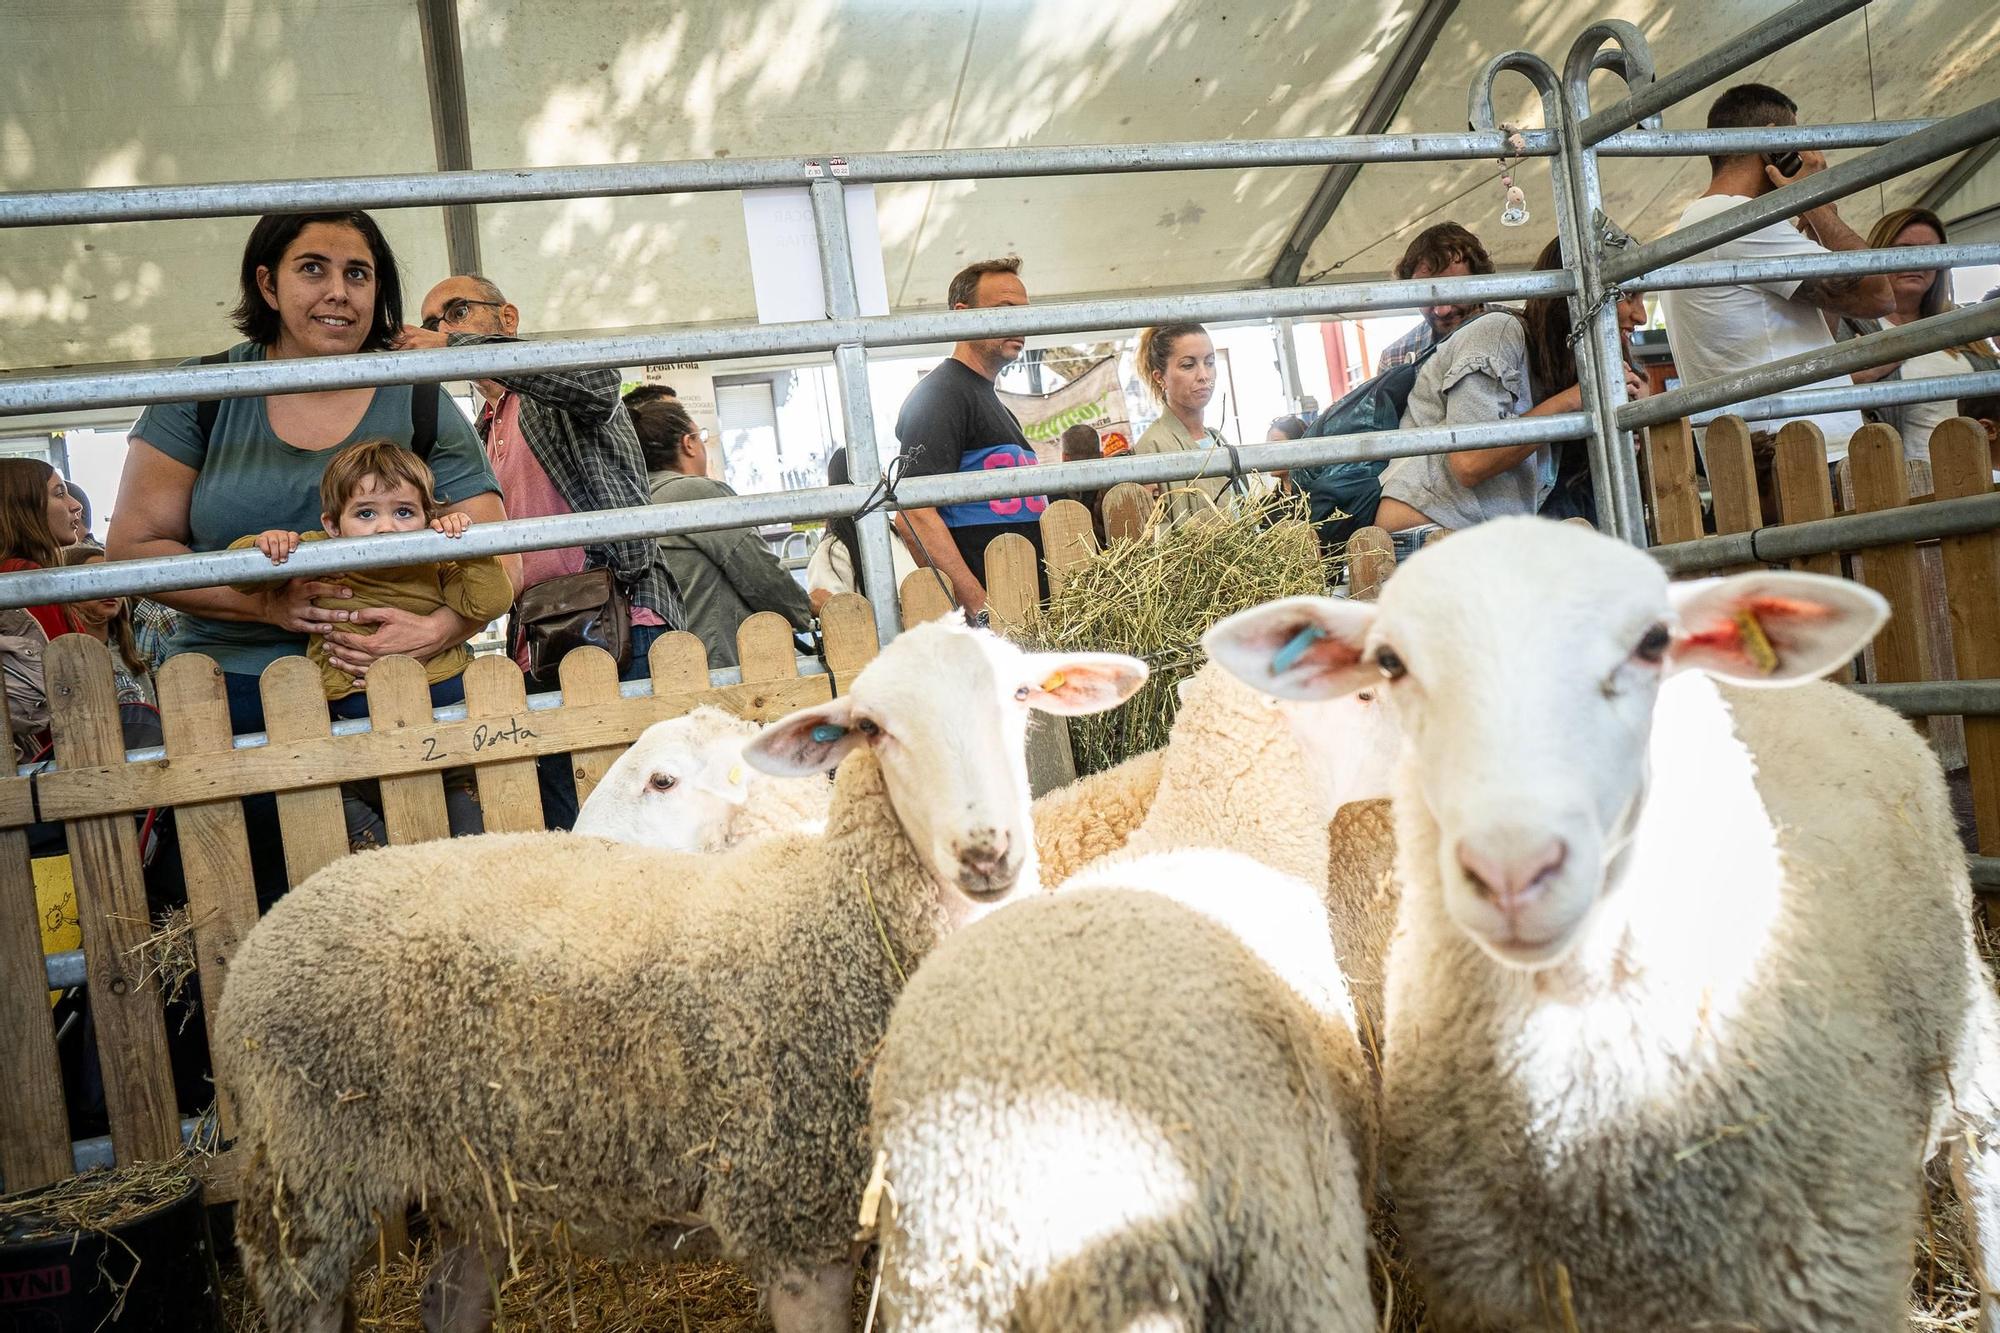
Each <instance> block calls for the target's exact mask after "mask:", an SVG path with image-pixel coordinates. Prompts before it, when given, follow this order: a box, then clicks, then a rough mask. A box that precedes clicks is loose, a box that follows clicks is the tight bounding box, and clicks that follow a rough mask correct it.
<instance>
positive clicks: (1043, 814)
mask: <svg viewBox="0 0 2000 1333" xmlns="http://www.w3.org/2000/svg"><path fill="white" fill-rule="evenodd" d="M1166 758H1167V752H1166V750H1165V749H1159V750H1147V751H1145V752H1144V753H1142V754H1136V755H1133V756H1132V757H1131V758H1130V759H1127V760H1126V761H1125V762H1124V763H1122V764H1119V765H1118V766H1117V767H1116V768H1107V769H1105V770H1104V771H1103V772H1102V773H1092V774H1090V775H1089V776H1088V777H1082V778H1078V779H1077V780H1076V781H1075V782H1072V783H1070V784H1069V785H1068V786H1066V787H1058V788H1056V789H1055V790H1054V791H1051V792H1047V793H1045V794H1044V795H1042V796H1040V797H1037V798H1036V800H1035V805H1034V815H1035V851H1036V854H1037V856H1038V857H1039V858H1040V860H1041V864H1042V887H1044V888H1048V889H1053V888H1055V887H1057V886H1058V885H1060V884H1061V883H1062V882H1063V881H1064V880H1066V879H1068V878H1069V877H1070V876H1071V875H1073V874H1075V873H1076V871H1077V870H1078V869H1079V868H1080V867H1082V866H1085V865H1088V864H1089V863H1090V862H1092V861H1095V860H1096V859H1097V858H1098V857H1100V856H1104V855H1106V854H1108V853H1110V852H1115V851H1117V850H1118V849H1119V848H1120V847H1123V846H1124V845H1125V839H1127V838H1129V837H1131V836H1132V830H1133V829H1135V828H1137V827H1139V825H1140V823H1141V822H1142V821H1143V820H1144V819H1145V818H1146V812H1147V811H1148V810H1150V809H1152V806H1153V793H1154V792H1156V791H1158V790H1159V786H1160V771H1161V769H1162V767H1163V766H1164V765H1165V763H1166Z"/></svg>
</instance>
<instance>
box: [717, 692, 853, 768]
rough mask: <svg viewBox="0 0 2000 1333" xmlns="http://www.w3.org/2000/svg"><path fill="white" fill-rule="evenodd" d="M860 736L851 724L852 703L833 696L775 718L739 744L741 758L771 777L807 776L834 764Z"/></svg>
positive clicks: (845, 755) (843, 757) (835, 765)
mask: <svg viewBox="0 0 2000 1333" xmlns="http://www.w3.org/2000/svg"><path fill="white" fill-rule="evenodd" d="M864 739H865V737H863V736H862V734H861V733H860V732H859V731H856V730H855V728H854V705H853V703H852V702H851V701H849V700H847V699H844V698H843V699H835V700H833V701H832V702H831V703H823V704H820V705H818V706H817V707H813V708H801V709H800V710H799V711H798V712H796V713H792V714H790V715H788V716H786V717H781V718H779V719H778V720H777V721H776V722H773V723H772V724H771V725H770V726H768V727H766V728H764V730H763V731H762V732H760V733H759V734H758V736H757V739H756V740H754V741H751V742H750V743H749V744H748V745H746V746H744V747H743V758H744V760H745V761H746V762H747V763H748V764H749V765H750V766H751V767H752V768H755V769H759V770H761V771H762V772H765V773H769V774H771V775H772V776H773V777H779V778H803V777H810V776H811V775H812V774H815V773H824V772H826V771H827V770H828V769H830V768H834V767H837V766H838V765H839V763H840V761H841V760H842V759H845V758H846V757H847V752H848V751H849V750H852V749H853V748H854V747H855V746H857V745H859V744H861V742H862V741H863V740H864Z"/></svg>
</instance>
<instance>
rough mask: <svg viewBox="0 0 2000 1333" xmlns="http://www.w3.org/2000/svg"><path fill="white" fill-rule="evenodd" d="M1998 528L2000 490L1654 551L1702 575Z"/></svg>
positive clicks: (1671, 565) (1675, 568)
mask: <svg viewBox="0 0 2000 1333" xmlns="http://www.w3.org/2000/svg"><path fill="white" fill-rule="evenodd" d="M1996 527H2000V491H1994V492H1992V493H1991V494H1988V495H1967V496H1961V497H1959V498H1958V499H1955V500H1930V501H1926V502H1925V503H1923V504H1920V505H1907V506H1905V507H1903V508H1901V509H1878V510H1874V511H1872V512H1870V513H1866V514H1840V515H1837V516H1836V517H1833V518H1816V519H1813V520H1811V521H1810V522H1806V523H1788V524H1785V525H1784V526H1782V527H1775V528H1758V529H1756V530H1755V531H1752V532H1736V533H1731V534H1729V535H1728V536H1725V537H1697V538H1696V539H1695V540H1693V541H1687V542H1673V543H1671V544H1669V545H1666V546H1655V547H1653V548H1651V550H1650V552H1649V553H1650V554H1651V555H1652V557H1653V558H1654V559H1655V560H1658V561H1659V562H1660V564H1661V565H1663V566H1664V567H1665V568H1666V570H1667V572H1668V573H1669V574H1698V573H1700V572H1701V571H1703V570H1708V569H1723V568H1727V567H1728V566H1730V565H1755V564H1776V563H1778V562H1780V561H1785V560H1802V559H1804V558H1805V557H1806V556H1809V555H1826V554H1829V553H1830V552H1834V551H1862V550H1866V549H1868V548H1869V547H1871V546H1894V545H1896V544H1897V543H1899V542H1921V541H1929V540H1930V539H1931V538H1933V537H1963V536H1967V535H1969V534H1971V533H1978V532H1987V531H1990V530H1991V529H1993V528H1996Z"/></svg>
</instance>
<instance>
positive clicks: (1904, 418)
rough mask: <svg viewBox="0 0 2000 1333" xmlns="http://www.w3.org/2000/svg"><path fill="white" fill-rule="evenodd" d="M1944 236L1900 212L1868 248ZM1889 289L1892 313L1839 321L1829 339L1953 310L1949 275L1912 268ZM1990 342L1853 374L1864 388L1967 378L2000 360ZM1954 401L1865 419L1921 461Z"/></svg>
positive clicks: (1930, 219)
mask: <svg viewBox="0 0 2000 1333" xmlns="http://www.w3.org/2000/svg"><path fill="white" fill-rule="evenodd" d="M1945 240H1946V236H1945V230H1944V222H1943V221H1942V220H1941V219H1939V217H1938V215H1937V214H1935V213H1933V212H1931V211H1930V210H1929V209H1928V208H1899V209H1897V210H1896V211H1895V212H1893V213H1888V214H1885V215H1884V216H1883V218H1882V220H1881V221H1880V222H1877V223H1876V224H1875V229H1874V230H1873V231H1871V232H1869V233H1868V248H1869V249H1871V250H1887V249H1890V248H1891V247H1894V246H1902V245H1943V244H1944V243H1945ZM1889 288H1890V290H1891V291H1893V292H1894V293H1895V296H1896V308H1895V310H1893V311H1892V312H1890V313H1889V314H1887V315H1884V316H1883V317H1882V318H1881V319H1863V318H1860V317H1857V316H1853V315H1846V316H1843V317H1842V318H1841V320H1840V323H1839V326H1838V327H1837V328H1835V329H1834V334H1835V336H1836V337H1838V338H1839V339H1840V340H1841V341H1843V342H1845V341H1846V340H1847V339H1849V338H1858V337H1860V336H1861V335H1863V334H1865V333H1878V332H1880V331H1881V330H1882V329H1883V328H1884V327H1888V326H1894V325H1899V324H1908V323H1909V322H1910V321H1912V320H1917V319H1928V318H1930V317H1931V316H1932V315H1942V314H1944V313H1945V312H1946V311H1947V310H1950V309H1952V300H1951V270H1950V269H1948V268H1937V269H1912V270H1910V271H1908V272H1906V273H1892V274H1890V275H1889ZM1995 355H1996V354H1995V350H1994V347H1993V345H1992V344H1991V343H1988V342H1977V343H1965V344H1961V345H1960V346H1957V347H1947V348H1943V349H1941V350H1939V351H1935V352H1925V353H1924V354H1923V355H1921V356H1913V357H1910V358H1909V359H1907V360H1904V361H1891V362H1890V363H1889V364H1887V365H1884V366H1875V367H1873V368H1871V369H1868V370H1857V371H1855V372H1854V382H1855V383H1856V384H1867V383H1868V382H1870V381H1871V380H1885V379H1900V380H1917V379H1935V378H1937V377H1938V376H1941V375H1969V374H1971V373H1972V372H1973V371H1977V370H1992V369H1993V368H1994V367H1995V366H1996V365H2000V361H1996V359H1995ZM1956 410H1957V409H1956V405H1955V400H1953V399H1950V398H1943V399H1939V400H1938V401H1936V402H1930V403H1900V404H1897V405H1895V406H1893V407H1875V408H1869V409H1868V410H1867V412H1866V413H1865V415H1866V416H1867V418H1868V419H1869V420H1870V421H1879V422H1882V423H1884V424H1886V425H1890V426H1894V427H1895V428H1896V432H1897V433H1898V434H1899V435H1901V436H1902V437H1903V457H1904V458H1905V459H1911V458H1920V459H1924V460H1926V461H1928V460H1929V458H1930V456H1931V432H1932V431H1933V430H1936V429H1937V428H1938V426H1939V425H1941V424H1942V423H1943V422H1945V421H1947V420H1949V419H1950V418H1951V417H1952V415H1953V414H1954V413H1955V412H1956Z"/></svg>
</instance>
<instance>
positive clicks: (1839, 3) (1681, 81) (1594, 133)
mask: <svg viewBox="0 0 2000 1333" xmlns="http://www.w3.org/2000/svg"><path fill="white" fill-rule="evenodd" d="M1867 3H1868V0H1799V2H1798V3H1797V4H1795V5H1792V6H1790V7H1789V8H1787V9H1783V10H1780V11H1779V12H1778V13H1776V14H1773V15H1772V16H1771V17H1770V18H1768V19H1765V20H1764V21H1763V22H1762V23H1759V24H1757V25H1756V26H1755V27H1753V28H1750V29H1749V30H1747V31H1745V32H1740V33H1738V34H1737V35H1736V36H1734V37H1732V38H1731V39H1730V40H1728V41H1726V42H1724V43H1723V44H1722V45H1721V46H1718V47H1717V48H1715V50H1713V51H1710V52H1709V53H1708V54H1707V55H1704V56H1702V57H1700V58H1699V59H1696V60H1693V61H1690V62H1689V63H1688V64H1685V65H1683V66H1681V67H1680V68H1679V69H1677V70H1675V71H1674V72H1673V73H1672V74H1669V75H1667V77H1665V78H1664V79H1659V80H1656V81H1655V82H1653V83H1650V84H1647V85H1646V86H1645V87H1643V88H1637V89H1634V90H1633V91H1632V93H1631V94H1630V95H1629V96H1627V97H1626V98H1625V100H1624V101H1622V102H1619V103H1617V104H1616V105H1614V106H1608V107H1606V108H1605V109H1604V110H1602V111H1600V112H1598V113H1597V114H1595V115H1593V116H1586V117H1585V118H1584V120H1583V122H1582V123H1581V124H1579V125H1578V126H1577V127H1576V132H1577V136H1578V138H1579V139H1580V140H1581V145H1582V146H1583V147H1589V146H1590V145H1592V144H1594V143H1597V142H1598V141H1599V140H1601V139H1605V138H1608V137H1609V136H1610V135H1611V134H1613V133H1614V132H1616V131H1618V130H1622V129H1624V128H1626V127H1627V126H1629V125H1637V124H1638V123H1639V122H1640V121H1642V120H1644V119H1645V118H1646V117H1648V116H1651V115H1654V114H1656V113H1658V112H1661V111H1665V110H1666V109H1667V108H1668V107H1670V106H1672V105H1673V104H1674V103H1676V102H1678V101H1680V100H1681V99H1682V98H1685V97H1687V96H1689V95H1690V94H1692V93H1698V92H1700V91H1701V90H1702V89H1703V88H1707V87H1709V86H1711V85H1712V84H1716V83H1720V82H1721V81H1722V80H1724V79H1726V78H1728V77H1729V76H1730V75H1731V74H1734V73H1736V71H1738V70H1740V69H1748V68H1749V67H1750V66H1752V65H1754V64H1756V63H1757V62H1758V61H1759V60H1762V59H1763V58H1764V57H1765V56H1767V55H1769V54H1771V52H1773V51H1776V50H1778V49H1779V48H1781V47H1786V46H1790V45H1791V44H1792V43H1793V42H1796V41H1797V40H1798V39H1799V38H1801V37H1803V36H1805V35H1806V34H1807V33H1810V32H1816V31H1818V30H1819V29H1820V28H1823V27H1825V26H1826V25H1827V24H1829V23H1831V22H1833V20H1835V19H1837V18H1839V17H1840V16H1841V15H1843V14H1851V13H1853V12H1854V11H1855V10H1857V9H1859V8H1861V7H1862V6H1863V5H1865V4H1867Z"/></svg>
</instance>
